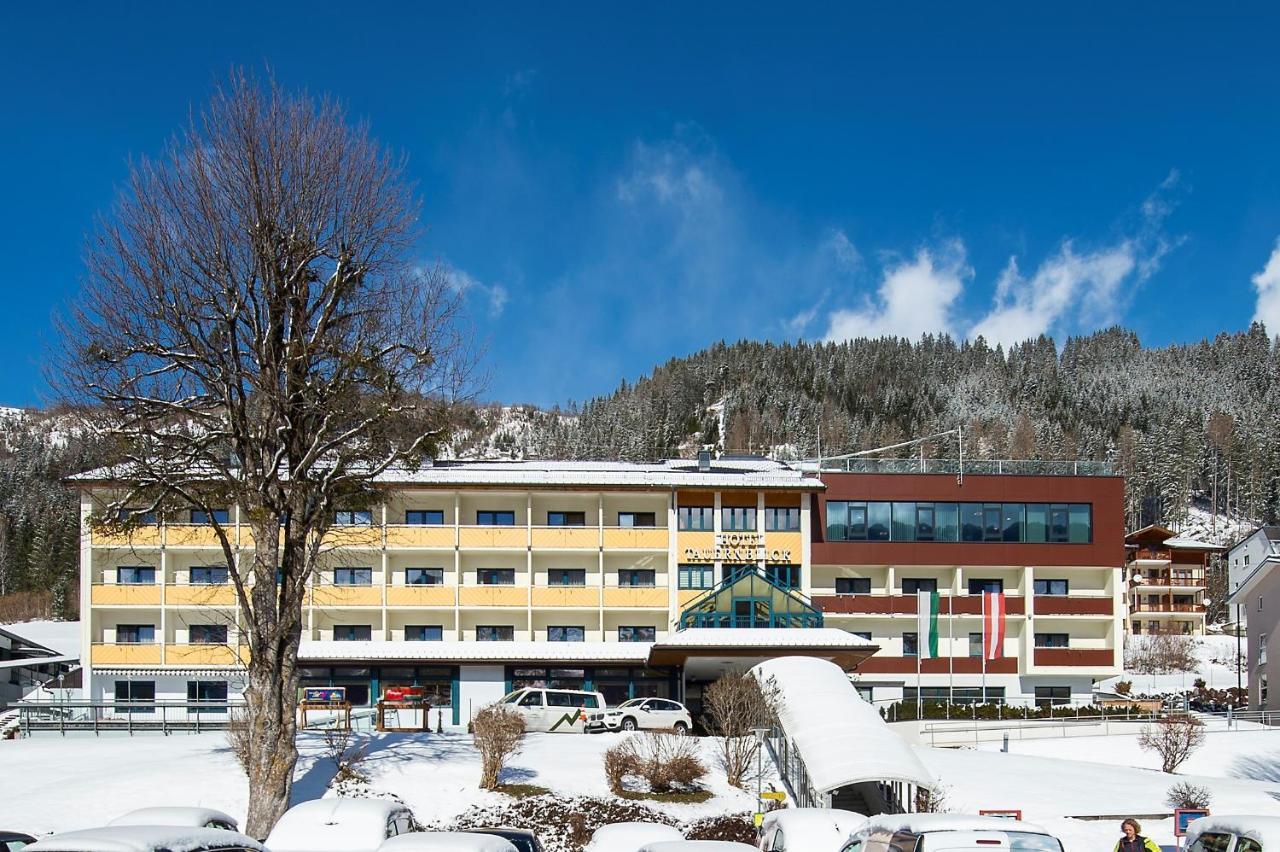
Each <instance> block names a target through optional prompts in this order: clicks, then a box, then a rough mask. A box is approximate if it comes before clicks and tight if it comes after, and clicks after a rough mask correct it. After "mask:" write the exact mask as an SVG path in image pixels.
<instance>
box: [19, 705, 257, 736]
mask: <svg viewBox="0 0 1280 852" xmlns="http://www.w3.org/2000/svg"><path fill="white" fill-rule="evenodd" d="M243 708H244V702H243V701H136V700H135V701H130V700H127V699H121V700H114V701H23V702H20V703H18V704H17V705H15V709H17V711H18V730H19V732H20V733H21V735H22V736H29V735H31V734H32V733H35V732H45V733H49V732H56V733H60V734H64V735H65V734H67V733H75V732H92V733H95V734H99V733H107V732H118V733H128V734H132V733H142V732H159V733H163V734H169V733H188V732H189V733H200V732H201V731H216V730H226V728H227V726H228V725H229V724H230V722H231V720H232V719H233V718H235V717H236V714H237V712H238V711H240V710H242V709H243Z"/></svg>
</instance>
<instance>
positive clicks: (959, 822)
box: [858, 814, 1049, 834]
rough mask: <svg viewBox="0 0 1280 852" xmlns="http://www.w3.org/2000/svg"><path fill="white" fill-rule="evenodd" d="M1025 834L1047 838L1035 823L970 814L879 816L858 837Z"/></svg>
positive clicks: (860, 830)
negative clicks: (900, 833)
mask: <svg viewBox="0 0 1280 852" xmlns="http://www.w3.org/2000/svg"><path fill="white" fill-rule="evenodd" d="M877 830H879V831H911V832H916V833H919V832H923V831H1026V832H1030V833H1032V834H1049V832H1048V831H1047V830H1045V829H1044V828H1041V827H1040V826H1038V825H1036V824H1035V823H1031V822H1022V821H1020V820H1012V819H1003V818H1001V817H993V816H975V815H973V814H881V815H880V816H874V817H871V818H870V819H869V820H867V821H866V823H865V824H863V826H862V828H860V829H858V833H860V834H864V833H871V832H873V831H877Z"/></svg>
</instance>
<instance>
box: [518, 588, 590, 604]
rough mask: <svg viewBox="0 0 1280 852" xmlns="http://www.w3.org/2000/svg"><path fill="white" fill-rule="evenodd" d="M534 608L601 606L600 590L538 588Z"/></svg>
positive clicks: (534, 591) (535, 590)
mask: <svg viewBox="0 0 1280 852" xmlns="http://www.w3.org/2000/svg"><path fill="white" fill-rule="evenodd" d="M533 605H534V606H548V607H561V606H599V605H600V589H599V588H598V587H596V586H552V587H547V586H536V587H535V588H534V589H533Z"/></svg>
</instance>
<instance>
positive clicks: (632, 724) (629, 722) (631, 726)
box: [622, 716, 636, 731]
mask: <svg viewBox="0 0 1280 852" xmlns="http://www.w3.org/2000/svg"><path fill="white" fill-rule="evenodd" d="M635 729H636V720H635V719H632V718H631V717H630V716H628V717H627V718H625V719H623V720H622V730H624V731H634V730H635Z"/></svg>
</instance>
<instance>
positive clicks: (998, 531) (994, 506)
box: [982, 503, 1004, 541]
mask: <svg viewBox="0 0 1280 852" xmlns="http://www.w3.org/2000/svg"><path fill="white" fill-rule="evenodd" d="M1003 537H1004V512H1003V507H1002V506H1001V505H1000V504H999V503H988V504H986V505H984V506H983V507H982V540H983V541H1000V540H1001V539H1002V538H1003Z"/></svg>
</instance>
